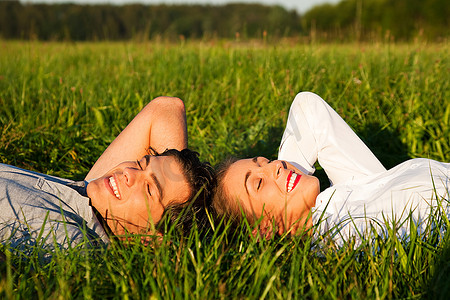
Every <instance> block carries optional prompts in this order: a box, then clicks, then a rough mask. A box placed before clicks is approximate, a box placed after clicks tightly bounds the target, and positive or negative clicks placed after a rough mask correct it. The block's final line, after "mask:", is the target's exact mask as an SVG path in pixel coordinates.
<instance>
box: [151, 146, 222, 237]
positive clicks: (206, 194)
mask: <svg viewBox="0 0 450 300" xmlns="http://www.w3.org/2000/svg"><path fill="white" fill-rule="evenodd" d="M150 153H151V155H156V156H172V157H174V158H175V159H176V160H177V162H178V163H180V165H181V168H182V170H183V175H184V177H185V179H186V181H187V182H188V185H189V187H190V189H191V190H190V195H189V198H188V199H187V200H186V201H184V202H181V203H179V202H177V203H169V205H168V206H167V207H165V209H164V213H163V217H162V218H161V220H160V221H159V222H158V223H157V224H156V226H157V227H158V228H159V229H161V228H160V227H161V225H162V223H163V221H164V220H167V221H169V223H172V224H175V225H176V226H177V227H178V228H180V229H181V230H182V231H183V232H184V233H188V232H189V231H190V229H191V227H192V225H193V222H194V220H195V221H196V222H197V224H199V225H200V226H205V225H206V223H207V222H208V216H207V208H208V207H209V206H210V205H211V200H212V199H211V198H212V193H213V189H214V187H215V183H216V181H215V176H214V170H213V168H212V167H211V165H210V164H209V163H207V162H201V161H200V159H199V157H198V156H199V154H198V153H197V152H195V151H192V150H190V149H183V150H181V151H179V150H177V149H168V150H166V151H164V152H162V153H158V152H156V151H155V150H153V149H150Z"/></svg>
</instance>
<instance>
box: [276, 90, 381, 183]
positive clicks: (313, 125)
mask: <svg viewBox="0 0 450 300" xmlns="http://www.w3.org/2000/svg"><path fill="white" fill-rule="evenodd" d="M278 158H279V159H282V160H286V161H292V162H294V164H296V166H297V167H299V169H300V170H302V171H304V172H306V173H313V172H314V163H315V162H316V161H317V160H318V161H319V164H320V165H321V166H322V168H324V170H325V172H326V173H327V176H328V178H329V179H330V181H331V182H332V183H333V184H336V183H339V182H342V181H345V180H348V179H352V178H354V177H360V176H365V175H370V174H374V173H378V172H382V171H385V170H386V169H385V168H384V167H383V165H382V164H381V163H380V161H379V160H378V159H377V158H376V157H375V155H374V154H373V153H372V152H371V151H370V149H369V148H368V147H367V146H366V145H365V144H364V142H363V141H362V140H361V139H360V138H359V137H358V136H357V135H356V134H355V132H354V131H353V130H352V129H351V128H350V127H349V126H348V124H347V123H346V122H345V121H344V120H343V119H342V118H341V117H340V116H339V115H338V114H337V113H336V111H335V110H334V109H333V108H331V106H329V105H328V103H326V102H325V101H324V100H323V99H322V98H320V97H319V96H317V95H316V94H313V93H309V92H303V93H299V94H298V95H297V96H296V97H295V99H294V101H293V103H292V105H291V109H290V111H289V117H288V121H287V125H286V129H285V131H284V134H283V138H282V141H281V145H280V150H279V153H278Z"/></svg>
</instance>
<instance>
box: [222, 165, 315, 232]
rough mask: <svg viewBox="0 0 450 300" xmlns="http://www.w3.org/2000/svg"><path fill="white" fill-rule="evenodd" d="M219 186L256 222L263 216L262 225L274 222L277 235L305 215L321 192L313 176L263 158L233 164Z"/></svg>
mask: <svg viewBox="0 0 450 300" xmlns="http://www.w3.org/2000/svg"><path fill="white" fill-rule="evenodd" d="M222 184H223V185H224V190H225V193H226V194H227V195H228V199H229V200H230V201H234V200H236V201H238V205H241V206H242V208H243V210H244V211H245V212H248V213H251V214H253V216H254V217H256V218H257V219H259V218H260V217H261V216H263V218H262V222H261V223H263V222H264V221H269V222H271V221H272V220H275V223H276V224H277V225H278V232H279V233H280V234H281V233H283V232H285V230H286V229H288V228H290V227H291V226H292V225H293V224H294V223H295V222H296V221H298V220H299V219H301V218H305V217H306V216H307V215H308V213H309V211H310V209H311V207H313V206H314V204H315V199H316V197H317V195H318V194H319V192H320V186H319V181H318V179H317V178H316V177H314V176H310V175H306V174H303V173H302V172H301V171H300V170H298V169H297V168H295V167H294V166H293V165H291V164H289V163H288V162H285V161H281V160H274V161H269V160H268V159H266V158H264V157H255V158H250V159H242V160H239V161H237V162H235V163H233V164H232V165H231V166H230V167H229V169H228V171H227V172H226V174H225V176H224V179H223V182H222ZM305 213H306V215H305Z"/></svg>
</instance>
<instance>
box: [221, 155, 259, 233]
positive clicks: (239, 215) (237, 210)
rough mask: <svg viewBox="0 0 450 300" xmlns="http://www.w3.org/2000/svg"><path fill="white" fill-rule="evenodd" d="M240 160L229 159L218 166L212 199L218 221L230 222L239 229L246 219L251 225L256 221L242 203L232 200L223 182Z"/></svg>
mask: <svg viewBox="0 0 450 300" xmlns="http://www.w3.org/2000/svg"><path fill="white" fill-rule="evenodd" d="M238 160H239V159H238V158H236V157H229V158H227V159H225V160H223V161H221V162H220V163H219V164H218V165H217V166H216V168H215V169H216V185H215V188H214V196H213V199H212V208H213V211H214V215H215V218H216V219H217V221H219V222H220V221H221V220H223V221H225V222H230V224H231V226H232V227H233V228H238V227H239V226H240V224H241V223H242V221H243V220H244V218H246V219H247V220H248V221H249V222H250V223H252V222H253V221H254V220H253V218H252V216H253V215H252V214H250V213H248V212H247V211H246V210H245V208H244V207H243V206H242V205H240V204H239V203H240V202H239V201H238V199H231V196H230V195H229V194H228V191H227V190H226V189H225V185H224V182H223V181H224V179H225V176H226V175H227V172H228V170H229V169H230V167H231V165H232V164H234V163H235V162H237V161H238Z"/></svg>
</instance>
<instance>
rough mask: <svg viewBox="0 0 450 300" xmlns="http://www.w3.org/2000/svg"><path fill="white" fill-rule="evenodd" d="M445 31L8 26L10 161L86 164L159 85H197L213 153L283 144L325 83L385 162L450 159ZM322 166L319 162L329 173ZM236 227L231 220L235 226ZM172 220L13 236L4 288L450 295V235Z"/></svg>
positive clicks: (198, 136) (3, 61) (66, 166)
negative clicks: (220, 33) (261, 233)
mask: <svg viewBox="0 0 450 300" xmlns="http://www.w3.org/2000/svg"><path fill="white" fill-rule="evenodd" d="M449 50H450V49H449V45H448V44H431V45H427V44H405V45H393V44H374V45H368V44H364V45H358V44H350V45H320V44H317V45H292V44H289V43H287V42H286V43H280V44H277V45H259V44H254V45H253V44H245V45H241V44H233V43H231V42H227V41H216V42H210V43H206V42H204V43H201V42H199V43H180V44H170V45H169V44H164V43H153V42H149V43H141V44H139V43H93V44H74V43H39V42H29V43H26V42H5V41H0V131H1V135H0V162H3V163H8V164H12V165H16V166H19V167H23V168H26V169H31V170H36V171H39V172H43V173H48V174H52V175H57V176H61V177H68V178H73V179H81V178H83V177H84V175H85V174H86V173H87V171H88V170H89V168H90V166H92V164H93V163H94V161H95V160H96V158H97V157H98V156H99V155H100V154H101V153H102V151H103V150H104V149H105V148H106V146H107V145H108V144H109V143H110V142H111V141H112V140H113V139H114V137H115V136H116V135H117V134H118V133H119V132H120V130H121V129H122V128H123V127H124V126H125V125H126V124H127V123H128V122H129V121H130V120H131V118H132V117H133V116H134V115H135V114H136V113H137V112H138V111H139V110H140V109H141V108H142V107H143V106H144V105H145V104H146V103H147V102H148V101H149V100H150V99H152V98H154V97H156V96H159V95H169V96H178V97H180V98H182V99H183V100H184V101H185V104H186V107H187V118H188V126H189V129H188V130H189V139H190V140H189V145H190V147H191V148H194V149H196V150H197V151H199V152H200V154H201V157H202V158H203V159H204V160H208V161H210V162H211V163H212V164H215V163H217V162H219V161H220V160H221V159H223V158H225V157H226V156H227V155H235V156H254V155H264V156H266V157H268V158H274V157H276V153H277V147H278V143H279V141H280V137H281V134H282V132H283V128H284V124H285V122H286V118H287V112H288V109H289V104H290V102H291V101H292V99H293V98H294V96H295V94H296V93H297V92H299V91H313V92H315V93H317V94H319V95H321V96H322V97H323V98H324V99H326V100H327V101H328V102H329V103H330V105H331V106H332V107H333V108H335V109H336V110H337V111H338V113H339V114H340V115H341V116H343V117H344V119H345V120H346V121H347V122H348V123H349V124H350V125H351V127H352V128H353V129H355V131H356V132H357V133H358V134H359V135H360V136H361V138H362V139H363V140H364V141H365V142H366V143H367V144H368V145H369V147H370V148H371V149H372V150H373V151H374V153H375V154H376V155H377V156H378V157H379V158H380V160H381V161H382V162H383V164H384V165H385V166H386V167H391V166H393V165H395V164H397V163H399V162H402V161H404V160H406V159H407V158H410V157H429V158H433V159H436V160H440V161H446V162H449V161H450V145H449V143H450V138H449V137H450V100H449V99H450V97H449V96H450V89H449V82H450V75H449V74H450V62H449V59H448V52H449ZM320 171H321V170H318V175H319V176H320V177H321V178H322V180H323V181H325V180H324V177H323V173H321V172H320ZM225 232H227V230H225ZM228 233H229V234H225V233H224V230H221V228H216V231H214V232H213V231H212V230H211V231H210V234H208V235H207V236H206V237H204V236H201V235H199V232H198V230H195V229H194V230H193V231H192V232H191V234H190V235H189V236H187V237H185V238H180V237H179V235H178V234H177V233H175V232H172V233H169V234H166V235H165V236H164V239H163V241H162V242H160V243H156V244H155V245H154V246H153V247H146V246H143V245H140V244H139V243H130V244H129V245H126V246H124V245H120V244H113V245H112V246H111V247H110V248H109V249H107V250H102V249H96V250H91V251H86V250H82V249H70V250H68V251H64V252H56V253H54V254H53V259H52V261H51V262H50V263H47V264H43V263H41V261H40V259H39V257H40V256H39V251H38V249H35V251H34V252H32V253H31V254H30V255H28V256H27V257H26V258H25V257H24V254H20V253H15V254H14V255H11V254H10V252H9V251H8V250H7V249H6V248H5V246H2V250H3V252H5V253H6V254H7V255H6V258H5V261H4V262H0V270H1V274H2V275H1V278H0V297H12V298H44V299H47V298H64V299H65V298H88V299H89V298H100V297H112V298H128V299H135V298H156V299H158V298H198V299H209V298H226V299H228V298H252V299H254V298H281V299H298V298H312V299H319V298H320V299H322V298H330V299H336V298H423V297H425V298H432V297H434V298H438V297H442V298H445V296H446V295H448V294H449V293H450V291H449V288H448V286H449V284H448V283H449V281H450V280H448V279H447V278H446V277H448V271H449V263H448V261H449V259H450V251H449V249H450V247H449V246H450V245H449V242H450V239H449V238H448V237H447V235H446V236H445V237H444V238H443V239H442V240H441V242H437V241H436V235H434V236H431V237H430V238H428V239H425V240H423V239H420V237H416V238H413V237H412V238H411V241H410V242H408V243H400V242H399V241H398V240H396V239H388V240H385V241H383V240H380V241H376V243H375V244H367V245H363V246H362V248H361V249H358V250H353V248H352V247H351V245H350V246H349V247H344V248H342V249H334V248H333V247H331V246H325V247H322V248H320V249H318V248H317V247H314V244H311V241H310V240H309V239H308V238H303V239H302V238H300V237H298V238H281V239H280V238H277V239H274V240H270V241H263V242H257V241H256V240H254V239H252V238H249V237H248V235H247V233H246V229H245V226H244V228H243V229H242V230H240V231H238V233H237V234H236V236H235V237H233V238H231V237H230V236H231V234H232V232H230V230H228Z"/></svg>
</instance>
